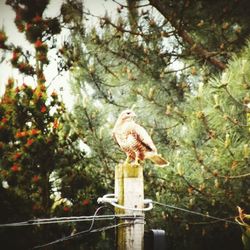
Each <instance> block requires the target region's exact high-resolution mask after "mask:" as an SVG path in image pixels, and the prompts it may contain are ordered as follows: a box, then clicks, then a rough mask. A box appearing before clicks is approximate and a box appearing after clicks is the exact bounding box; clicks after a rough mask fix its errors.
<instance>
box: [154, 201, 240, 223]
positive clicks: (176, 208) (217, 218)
mask: <svg viewBox="0 0 250 250" xmlns="http://www.w3.org/2000/svg"><path fill="white" fill-rule="evenodd" d="M152 202H153V203H154V204H156V205H160V206H164V207H167V208H170V209H175V210H180V211H182V212H186V213H190V214H195V215H199V216H202V217H206V218H210V219H214V220H217V221H223V222H227V223H231V224H236V225H238V223H236V222H235V221H231V220H227V219H223V218H219V217H215V216H212V215H208V214H203V213H199V212H196V211H192V210H188V209H185V208H180V207H176V206H173V205H167V204H164V203H161V202H157V201H152Z"/></svg>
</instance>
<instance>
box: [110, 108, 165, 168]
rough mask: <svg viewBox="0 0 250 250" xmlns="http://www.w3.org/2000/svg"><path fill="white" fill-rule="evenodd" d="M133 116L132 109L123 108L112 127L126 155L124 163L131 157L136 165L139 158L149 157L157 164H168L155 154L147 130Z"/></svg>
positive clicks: (154, 148) (115, 137)
mask: <svg viewBox="0 0 250 250" xmlns="http://www.w3.org/2000/svg"><path fill="white" fill-rule="evenodd" d="M135 117H136V114H135V113H134V111H132V110H124V111H123V112H121V114H120V115H119V117H118V119H117V121H116V123H115V126H114V129H113V137H114V139H115V141H116V142H117V143H118V145H119V146H120V148H121V149H122V151H124V152H125V153H126V155H127V159H126V163H129V160H130V159H132V160H134V164H135V165H138V164H139V160H141V161H143V160H144V159H150V160H151V161H153V162H154V163H155V164H157V165H166V164H168V162H167V161H166V160H165V159H164V158H163V157H162V156H161V155H159V154H157V149H156V147H155V145H154V143H153V141H152V139H151V137H150V136H149V134H148V133H147V131H146V130H145V129H144V128H143V127H142V126H140V125H139V124H137V123H135V121H134V118H135Z"/></svg>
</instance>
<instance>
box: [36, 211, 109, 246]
mask: <svg viewBox="0 0 250 250" xmlns="http://www.w3.org/2000/svg"><path fill="white" fill-rule="evenodd" d="M103 208H107V206H101V207H99V208H97V209H96V211H95V213H94V215H93V218H92V222H91V224H90V227H89V228H88V229H87V230H84V231H82V232H79V233H76V234H74V235H69V236H67V237H64V238H61V239H58V240H55V241H52V242H49V243H46V244H43V245H39V246H35V247H34V248H33V249H36V248H41V247H45V246H49V245H53V244H56V243H59V242H62V241H64V240H68V239H71V238H72V237H76V236H78V235H80V234H83V233H89V232H90V231H91V230H92V228H93V226H94V224H95V219H96V218H95V217H96V215H97V214H98V212H99V211H100V210H101V209H103Z"/></svg>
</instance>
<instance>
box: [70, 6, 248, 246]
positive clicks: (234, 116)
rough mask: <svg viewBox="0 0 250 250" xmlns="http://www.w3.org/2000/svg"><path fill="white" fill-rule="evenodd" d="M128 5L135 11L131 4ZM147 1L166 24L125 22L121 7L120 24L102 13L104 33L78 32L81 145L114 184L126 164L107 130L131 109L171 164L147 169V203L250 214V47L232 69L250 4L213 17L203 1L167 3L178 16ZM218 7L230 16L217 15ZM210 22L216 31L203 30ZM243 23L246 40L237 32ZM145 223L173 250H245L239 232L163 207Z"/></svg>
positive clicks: (75, 71)
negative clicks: (162, 233)
mask: <svg viewBox="0 0 250 250" xmlns="http://www.w3.org/2000/svg"><path fill="white" fill-rule="evenodd" d="M127 2H128V8H129V7H131V5H129V4H130V3H131V2H133V1H127ZM150 3H151V4H152V5H153V6H155V7H156V9H158V10H159V11H160V12H161V14H162V15H163V17H159V18H158V19H156V18H155V13H153V14H152V13H151V14H150V12H149V11H148V10H147V9H146V8H145V9H144V8H141V9H140V10H141V12H139V13H140V14H138V12H136V11H134V10H133V11H130V12H128V13H129V17H128V18H127V17H126V15H125V14H124V12H123V11H124V9H126V7H127V6H126V5H122V4H120V5H118V9H117V10H118V12H119V13H120V16H119V17H118V19H117V20H112V18H111V17H109V16H108V15H105V16H103V17H100V18H99V21H100V29H95V28H93V29H92V30H91V31H90V32H85V33H84V35H83V36H82V34H81V35H79V36H78V35H77V34H74V36H75V37H76V39H75V40H74V41H72V42H73V43H72V44H73V47H74V48H75V47H77V46H78V48H79V47H81V48H83V49H82V50H79V51H80V54H79V55H80V56H79V57H78V61H77V62H76V64H75V67H72V76H73V77H72V79H73V80H72V85H73V91H74V93H75V95H76V96H77V97H78V98H77V99H76V108H75V110H74V111H73V114H72V115H73V117H74V120H75V122H76V126H78V125H80V127H81V126H82V124H83V123H84V124H85V125H86V126H87V127H86V134H85V137H84V138H85V141H84V142H85V143H86V144H87V145H88V146H89V147H90V150H91V154H90V155H91V156H92V157H93V158H94V162H95V165H97V166H99V167H100V169H102V170H103V172H102V173H105V172H104V171H105V170H106V171H107V172H106V173H105V174H106V178H112V168H113V166H114V165H115V164H117V162H119V161H120V160H121V159H123V157H124V156H123V154H122V153H121V152H120V151H119V149H118V147H117V146H115V144H114V142H113V141H112V138H111V136H110V132H111V129H112V126H113V125H114V121H115V119H116V117H117V115H118V113H119V112H120V111H121V110H122V109H124V108H130V107H132V106H134V109H135V111H136V113H137V114H138V116H139V117H138V119H139V120H140V123H141V124H142V125H144V126H145V127H146V128H147V130H148V131H149V132H150V134H151V135H152V137H153V139H154V141H155V142H156V145H157V147H158V149H159V152H160V153H162V154H163V155H164V156H165V158H167V159H169V160H170V162H171V164H170V166H169V167H168V168H166V169H164V170H158V169H156V168H154V167H153V166H152V165H150V163H146V164H145V193H146V195H148V196H149V197H151V198H152V199H153V200H157V201H160V202H163V203H166V204H170V205H171V204H172V205H175V206H178V207H181V208H186V209H190V210H192V211H197V212H200V213H203V214H206V213H209V214H211V215H213V216H216V217H219V218H229V217H230V218H232V217H234V216H236V213H237V212H236V207H237V206H239V205H240V206H243V207H244V208H247V207H248V206H249V199H248V192H249V190H248V186H249V173H248V168H249V156H248V151H249V150H248V148H249V145H248V136H249V125H248V122H249V121H248V119H249V118H248V117H249V116H248V112H249V111H248V108H249V107H248V106H249V105H248V102H249V101H248V99H249V96H248V82H249V80H248V69H247V62H248V53H249V48H247V49H245V50H244V52H242V54H240V56H238V57H236V56H234V58H233V60H232V61H230V63H229V64H227V62H228V59H229V58H230V57H232V55H233V54H232V53H231V52H232V51H235V52H238V51H239V49H240V48H241V47H242V46H243V45H244V43H245V38H246V37H247V36H248V31H247V30H248V27H247V25H246V23H247V20H248V17H246V16H242V17H239V16H238V15H237V14H236V13H239V12H241V11H243V10H244V8H245V7H244V6H245V2H244V3H243V2H241V3H239V4H238V5H237V6H235V5H234V4H233V3H229V4H228V3H226V2H225V1H219V3H218V4H217V5H216V6H213V8H212V9H209V8H208V6H207V4H210V3H206V2H205V1H199V2H198V4H197V3H193V2H189V1H181V2H178V3H175V2H172V1H168V4H169V8H168V10H172V12H171V13H169V12H164V6H165V7H166V6H167V4H163V3H162V2H161V1H150ZM160 3H161V5H160ZM164 3H165V2H164ZM185 4H186V5H187V6H185ZM138 5H140V4H139V2H138ZM221 6H226V7H227V8H226V10H225V11H226V13H228V15H225V16H224V15H222V16H219V15H218V13H219V12H220V11H221ZM137 7H138V6H137ZM184 7H185V8H184ZM205 7H206V8H205ZM132 8H133V7H132ZM235 8H236V9H235ZM197 10H200V11H197ZM201 10H202V11H201ZM121 13H122V14H121ZM194 13H195V18H193V14H194ZM170 14H171V15H170ZM207 17H209V18H210V19H211V20H213V22H214V26H209V24H204V23H203V22H202V20H203V19H204V20H206V18H207ZM185 18H186V19H185ZM210 19H209V20H210ZM135 20H136V22H137V25H136V24H135V23H134V22H135ZM236 20H237V21H236ZM236 23H239V26H240V29H241V30H244V32H243V33H241V32H239V33H237V32H238V31H239V30H238V31H235V30H234V28H235V27H236V26H235V25H236ZM175 24H176V25H175ZM177 24H179V25H177ZM239 26H237V27H239ZM211 29H214V30H213V31H214V32H212V33H209V32H208V31H209V30H211ZM222 33H223V34H225V36H220V34H222ZM236 33H237V35H236ZM204 34H205V35H204ZM172 35H173V36H172ZM238 35H239V37H237V39H236V40H234V42H232V43H231V46H227V45H229V43H230V42H229V41H232V40H230V39H234V37H235V36H238ZM189 38H192V40H189ZM194 38H195V39H194ZM215 38H216V39H215ZM238 38H239V39H238ZM181 39H182V40H181ZM185 39H186V40H185ZM223 39H224V41H222V40H223ZM79 41H80V43H79ZM224 42H225V44H227V45H226V46H224V45H225V44H224V45H223V43H224ZM204 44H205V45H206V46H205V45H204ZM171 45H172V46H171ZM211 51H216V52H215V53H213V52H211ZM72 54H73V53H72ZM206 55H207V57H206ZM175 60H178V62H179V63H180V65H184V66H183V69H182V70H175V69H173V68H174V67H173V64H172V63H173V61H175ZM204 62H205V63H206V64H204ZM201 64H202V67H201ZM209 64H210V65H213V67H210V66H209ZM226 67H227V68H228V69H227V70H225V68H226ZM215 69H219V70H223V73H222V75H219V74H217V75H214V73H216V70H215ZM81 110H84V112H81ZM107 145H109V146H108V147H107ZM111 145H112V146H111ZM100 155H101V157H100ZM111 184H112V183H111ZM148 218H150V219H148V220H147V224H148V225H149V228H150V227H151V228H152V227H155V226H156V227H163V228H165V229H166V230H167V232H168V235H169V237H170V241H171V242H173V249H204V247H205V246H207V249H211V248H215V249H221V248H225V247H227V248H228V249H235V248H237V247H238V248H239V247H240V246H241V242H240V228H239V227H237V226H235V225H231V224H228V223H223V222H222V223H221V222H220V223H219V222H217V221H216V223H214V222H211V221H210V220H208V218H206V217H199V216H198V217H197V216H194V215H190V214H188V213H187V214H186V213H184V214H183V213H181V212H178V211H175V210H174V211H166V210H162V208H161V209H157V208H156V210H155V211H153V212H152V213H151V214H150V215H149V216H148ZM232 234H233V235H234V236H235V237H231V235H232Z"/></svg>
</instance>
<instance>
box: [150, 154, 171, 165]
mask: <svg viewBox="0 0 250 250" xmlns="http://www.w3.org/2000/svg"><path fill="white" fill-rule="evenodd" d="M145 158H146V159H149V160H151V161H152V162H153V163H155V164H156V165H160V166H161V167H165V166H167V165H168V164H169V162H168V161H167V160H165V159H164V158H163V157H162V156H161V155H160V154H157V153H152V152H148V153H147V154H146V155H145Z"/></svg>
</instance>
